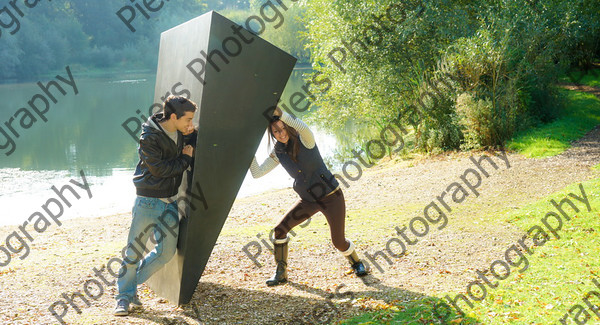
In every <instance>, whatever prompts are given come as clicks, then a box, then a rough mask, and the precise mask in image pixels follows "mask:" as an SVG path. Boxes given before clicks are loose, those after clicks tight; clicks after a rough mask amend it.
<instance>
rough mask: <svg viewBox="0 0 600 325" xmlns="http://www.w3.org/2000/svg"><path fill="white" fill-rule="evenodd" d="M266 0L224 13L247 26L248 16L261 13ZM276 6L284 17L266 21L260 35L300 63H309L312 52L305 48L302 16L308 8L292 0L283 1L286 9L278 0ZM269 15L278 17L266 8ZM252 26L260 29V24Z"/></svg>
mask: <svg viewBox="0 0 600 325" xmlns="http://www.w3.org/2000/svg"><path fill="white" fill-rule="evenodd" d="M265 2H266V1H264V0H263V1H258V0H257V1H253V2H251V9H244V10H240V9H236V10H226V11H224V12H223V14H224V15H225V16H226V17H227V18H229V19H231V20H232V21H234V22H235V23H237V24H240V25H242V26H246V21H247V20H248V17H250V16H254V15H260V10H261V9H260V7H261V6H262V5H264V4H265ZM272 3H274V4H275V8H277V10H278V14H280V15H281V17H283V19H276V20H274V21H273V22H271V23H265V28H264V31H263V32H262V33H261V34H260V35H259V36H260V37H261V38H264V39H265V40H267V41H269V42H271V43H273V44H274V45H275V46H277V47H279V48H280V49H282V50H284V51H286V52H288V53H290V54H291V55H293V56H294V57H296V58H297V59H298V62H299V63H309V62H310V53H309V51H308V50H307V49H305V48H304V41H303V36H302V35H303V34H305V33H306V26H304V24H303V22H302V20H301V17H302V16H304V14H305V10H306V8H305V7H304V6H302V5H301V4H299V3H294V2H291V1H282V3H283V4H284V5H285V8H287V10H285V9H284V8H283V7H282V6H278V5H277V2H276V1H273V2H272ZM265 13H266V15H267V17H276V16H275V14H276V13H274V12H273V11H272V10H271V9H267V10H265ZM251 28H252V29H253V30H255V31H258V30H260V26H258V24H256V26H254V25H251Z"/></svg>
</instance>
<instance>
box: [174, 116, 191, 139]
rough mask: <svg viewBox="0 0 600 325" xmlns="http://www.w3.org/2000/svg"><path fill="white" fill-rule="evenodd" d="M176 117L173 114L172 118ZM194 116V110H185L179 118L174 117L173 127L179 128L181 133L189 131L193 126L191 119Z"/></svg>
mask: <svg viewBox="0 0 600 325" xmlns="http://www.w3.org/2000/svg"><path fill="white" fill-rule="evenodd" d="M173 117H174V118H176V117H177V116H176V115H175V114H173V116H172V118H173ZM193 118H194V112H185V115H183V116H182V117H181V118H176V119H175V128H177V130H179V132H181V133H183V134H187V133H189V131H190V129H193V128H194V125H193V124H192V119H193Z"/></svg>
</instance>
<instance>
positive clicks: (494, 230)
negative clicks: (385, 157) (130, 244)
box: [0, 127, 600, 324]
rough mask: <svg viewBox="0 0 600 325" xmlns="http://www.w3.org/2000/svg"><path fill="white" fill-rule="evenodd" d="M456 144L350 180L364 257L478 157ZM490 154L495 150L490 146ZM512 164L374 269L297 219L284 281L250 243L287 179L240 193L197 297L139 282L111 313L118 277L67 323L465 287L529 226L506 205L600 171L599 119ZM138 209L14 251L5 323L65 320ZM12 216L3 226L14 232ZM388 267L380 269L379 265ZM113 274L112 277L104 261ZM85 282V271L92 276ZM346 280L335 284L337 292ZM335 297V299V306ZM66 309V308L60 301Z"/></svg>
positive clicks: (303, 317)
mask: <svg viewBox="0 0 600 325" xmlns="http://www.w3.org/2000/svg"><path fill="white" fill-rule="evenodd" d="M482 154H483V153H454V154H444V155H440V156H435V157H427V158H420V157H415V158H414V159H412V160H409V161H387V162H383V163H381V164H380V165H377V166H375V167H372V168H369V169H366V170H365V171H364V173H363V175H362V177H361V178H360V179H359V180H357V181H352V182H349V183H348V184H349V187H344V186H342V188H343V190H344V194H345V196H346V203H347V211H348V218H347V220H346V235H347V237H348V238H350V239H352V240H353V241H354V242H355V244H356V245H357V248H358V251H359V252H360V255H361V256H362V257H364V256H365V254H366V253H368V254H370V255H373V254H375V252H377V251H380V250H384V249H385V247H386V243H387V242H388V240H389V239H390V238H398V237H399V236H398V234H397V233H396V230H395V227H396V226H398V227H402V226H405V225H408V222H409V220H410V219H411V218H413V217H415V216H420V215H423V209H424V207H425V206H426V205H427V204H429V203H430V202H431V201H432V200H434V199H436V197H437V196H439V195H440V194H441V193H442V192H444V191H445V190H446V188H447V187H448V186H449V185H450V184H451V183H453V182H458V181H460V179H459V177H460V176H461V175H463V174H464V173H465V170H466V169H467V168H475V167H474V165H473V163H472V162H471V160H470V159H469V157H470V155H474V157H475V158H479V157H480V156H481V155H482ZM488 154H489V155H492V154H493V153H488ZM507 157H508V161H509V163H510V167H508V166H507V165H506V164H505V163H504V162H503V161H502V160H500V159H499V158H497V157H496V156H492V160H493V161H494V162H496V163H497V165H498V169H494V168H493V167H492V166H490V165H486V164H487V163H484V166H485V168H486V170H487V172H488V173H489V177H482V181H481V183H482V184H481V186H480V187H479V188H478V192H479V196H478V197H475V196H474V195H470V196H469V197H468V198H467V199H466V200H465V201H464V202H462V203H460V204H457V203H452V204H450V206H451V208H452V211H451V212H449V213H447V215H448V224H447V226H446V227H445V228H443V229H438V227H437V226H436V225H432V226H431V229H430V230H429V233H428V235H426V236H424V237H423V238H420V239H419V242H418V243H416V244H415V245H412V246H408V249H407V254H405V255H402V256H400V257H397V258H396V257H388V258H389V261H390V263H391V264H389V263H388V262H386V260H385V259H384V258H383V257H381V256H380V257H378V258H377V259H376V262H377V263H378V265H379V267H380V268H381V270H379V269H378V268H377V267H374V265H371V274H370V275H368V276H366V277H364V278H360V279H359V278H357V277H356V276H354V275H353V274H352V273H351V272H349V267H348V264H347V261H346V260H345V259H344V258H343V257H342V256H341V255H340V254H339V253H338V252H337V251H336V250H335V249H334V247H333V245H332V244H331V243H330V239H329V232H328V227H327V225H326V222H325V218H324V217H323V216H322V215H321V214H317V215H315V216H314V217H313V218H312V220H311V222H310V224H309V225H308V226H307V227H305V228H300V227H297V228H295V229H294V230H295V231H296V236H295V237H293V238H292V240H291V241H290V253H289V280H290V282H289V283H288V284H286V285H282V286H278V287H274V288H271V287H267V286H266V285H265V280H266V279H267V278H268V277H270V275H271V273H272V271H273V269H274V262H273V260H272V255H271V253H270V252H268V251H267V249H266V248H265V247H264V246H263V247H262V254H260V256H258V257H257V261H258V262H259V263H261V264H262V267H258V266H256V265H255V263H253V262H252V261H251V260H250V258H249V257H248V256H247V255H246V254H245V253H244V252H243V250H242V249H243V247H244V246H245V245H246V244H248V243H250V242H252V241H254V240H257V242H258V241H259V240H260V239H259V238H258V237H257V236H259V237H260V238H262V239H264V238H267V236H268V231H269V230H270V229H271V227H272V226H273V225H274V224H275V223H276V222H277V220H278V219H279V218H280V217H281V216H282V214H283V213H284V212H285V211H286V210H287V208H288V207H289V206H290V205H291V204H293V202H294V201H295V200H296V194H295V193H294V192H293V191H292V190H291V189H289V188H288V189H283V190H278V191H272V192H269V193H265V194H261V195H257V196H253V197H248V198H243V199H239V200H237V201H236V202H235V204H234V206H233V208H232V210H231V212H230V216H229V218H228V220H227V222H226V224H225V226H224V228H223V231H222V233H221V236H220V237H219V240H218V242H217V244H216V246H215V248H214V250H213V253H212V255H211V258H210V260H209V263H208V265H207V267H206V269H205V271H204V273H203V275H202V278H201V279H200V282H199V284H198V287H197V288H196V291H195V293H194V296H193V299H192V301H191V302H190V304H187V305H183V306H173V305H171V304H170V303H169V302H167V301H166V300H165V299H163V298H161V297H159V296H157V295H156V294H155V293H154V292H153V291H152V290H150V289H149V288H148V287H147V286H146V285H142V286H140V289H139V295H140V298H141V300H142V302H143V303H144V305H143V307H142V308H139V309H136V310H134V312H133V313H132V314H131V315H130V316H129V317H126V318H119V317H114V316H112V311H113V308H114V300H113V297H114V295H115V293H116V287H115V286H114V285H113V286H109V285H104V286H103V291H102V292H99V291H98V289H94V288H96V287H94V286H91V287H90V290H91V293H92V294H93V295H95V296H96V298H97V299H95V300H94V299H89V298H88V300H89V303H90V306H86V304H85V302H83V301H82V300H81V299H80V298H75V302H74V304H76V306H77V307H78V308H79V309H80V312H81V313H80V314H79V313H77V310H76V309H75V308H74V307H73V306H70V307H69V309H68V310H67V315H66V316H65V317H64V321H65V322H66V323H68V324H298V323H302V322H305V323H317V322H319V321H335V320H337V319H341V318H346V317H350V316H352V315H355V314H359V313H362V312H364V311H368V310H376V309H378V308H384V307H386V306H389V304H398V303H402V302H406V301H409V300H412V299H415V298H420V297H427V296H431V295H435V294H437V293H443V292H447V291H461V290H464V288H465V285H466V284H467V283H468V282H470V281H471V280H472V279H473V278H474V277H475V276H476V275H475V270H477V268H481V269H483V267H485V266H488V265H489V264H490V262H491V261H493V260H495V259H497V257H498V256H499V255H500V254H502V252H503V251H504V250H505V249H506V247H507V246H508V245H510V244H511V243H514V241H515V240H516V239H517V238H520V237H521V236H522V235H523V232H522V230H519V229H517V228H515V227H513V226H512V225H510V224H508V223H505V222H500V221H499V220H497V217H496V216H498V214H500V213H505V212H507V211H511V210H514V209H518V208H519V207H522V206H523V205H525V204H527V203H530V202H534V201H536V200H538V199H540V198H542V197H544V196H546V195H548V194H550V193H552V192H554V191H557V190H559V189H561V188H563V187H565V186H567V185H568V184H571V183H574V182H581V181H584V180H588V179H590V178H593V177H598V176H599V173H600V172H599V171H598V170H593V169H591V168H590V167H592V166H595V165H597V164H599V163H600V127H597V128H595V129H594V130H592V131H591V132H590V133H588V134H587V135H586V136H585V137H584V138H582V139H581V140H579V141H577V142H575V143H574V144H573V147H572V148H571V149H569V150H568V151H566V152H565V153H563V154H561V155H558V156H556V157H551V158H545V159H527V158H524V157H522V156H520V155H518V154H514V153H509V154H508V156H507ZM130 218H131V215H130V214H129V213H128V214H122V215H113V216H106V217H102V218H96V219H91V218H78V219H71V220H67V221H65V222H64V224H63V225H62V226H61V227H57V226H56V225H53V226H51V227H50V228H49V229H48V230H47V231H46V232H45V233H43V234H38V236H37V237H36V238H35V241H34V242H33V243H32V244H31V253H30V255H29V256H28V257H27V258H26V259H24V260H19V259H18V258H17V257H15V258H14V259H13V261H12V262H11V264H10V266H9V267H8V268H2V269H0V288H1V290H0V322H1V323H2V324H59V322H58V320H57V319H56V318H54V317H53V316H52V315H51V313H50V312H49V310H48V308H49V306H50V305H51V304H52V303H53V302H55V301H57V300H59V299H61V294H63V293H64V294H67V295H68V296H70V295H71V294H72V293H74V292H82V293H83V292H84V283H86V281H87V280H90V279H98V277H96V276H95V275H94V273H95V271H94V268H96V269H98V270H101V268H102V266H104V265H106V263H107V262H108V261H109V260H110V259H111V258H112V257H116V256H119V254H120V253H119V252H120V250H121V249H122V247H123V246H124V245H125V243H126V238H127V233H128V228H129V225H130V221H131V220H130ZM15 229H16V226H10V227H2V228H0V238H6V236H7V235H8V234H10V233H11V232H12V231H14V230H15ZM382 271H383V272H382ZM103 272H104V275H105V276H106V279H107V280H108V281H109V282H110V281H111V280H114V278H111V277H110V276H109V275H108V273H106V271H103ZM88 283H89V282H88ZM336 289H337V290H338V294H334V293H335V292H336ZM332 306H333V307H332ZM59 310H60V308H59Z"/></svg>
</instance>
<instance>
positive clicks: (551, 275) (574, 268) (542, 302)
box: [341, 178, 600, 325]
mask: <svg viewBox="0 0 600 325" xmlns="http://www.w3.org/2000/svg"><path fill="white" fill-rule="evenodd" d="M582 185H583V187H584V189H585V191H586V194H587V198H588V199H589V204H590V206H591V207H592V211H589V212H588V211H587V209H585V208H584V206H585V205H584V204H583V203H581V202H579V201H577V200H573V199H572V200H573V201H574V202H575V204H576V205H577V206H578V207H579V208H580V212H579V213H575V212H574V211H573V210H570V208H565V210H566V211H567V213H569V214H570V215H571V217H572V218H571V220H568V221H565V222H564V224H563V226H562V229H560V230H557V231H556V232H557V234H558V237H559V238H556V237H554V235H552V234H549V238H550V239H549V240H548V241H546V242H545V243H544V244H543V245H540V246H533V245H532V254H525V253H523V254H524V256H526V259H527V262H528V267H527V268H525V267H524V265H526V264H525V262H522V263H521V264H522V265H521V267H520V268H519V267H517V268H514V269H513V272H510V273H509V275H508V276H507V278H505V279H504V280H501V281H497V282H498V286H497V287H496V288H495V289H489V288H488V289H487V296H486V297H485V299H484V300H483V301H482V302H474V307H473V309H470V308H468V307H467V306H466V304H465V303H463V302H460V306H461V307H462V308H464V311H465V312H466V315H464V316H461V315H459V314H458V313H457V312H456V311H455V310H454V309H452V313H451V314H449V315H448V316H447V317H444V319H443V320H442V318H440V317H438V316H437V315H436V313H435V312H434V305H435V304H437V303H439V301H440V300H439V299H443V300H444V301H445V303H448V301H447V300H445V299H444V298H443V297H445V296H446V295H445V294H441V295H439V297H438V298H427V299H423V300H419V301H416V302H412V303H410V304H405V305H396V306H391V307H389V308H386V309H382V310H381V311H377V312H373V313H368V314H364V315H361V316H359V317H356V318H352V319H349V320H345V321H343V322H342V323H341V324H348V325H349V324H390V323H391V324H395V323H398V324H440V323H443V324H476V323H483V324H525V323H527V324H550V323H558V322H559V319H560V318H561V317H563V315H564V314H565V313H567V312H568V311H569V309H570V308H572V307H573V306H575V305H577V304H580V305H583V306H585V305H584V304H583V302H582V298H583V297H584V296H585V295H586V293H587V292H589V291H590V290H594V284H593V282H592V278H596V279H599V277H600V252H599V251H598V249H597V247H598V246H599V245H600V236H598V231H600V223H599V217H600V213H599V212H598V209H599V207H600V194H599V193H598V192H597V189H598V188H600V178H596V179H593V180H590V181H587V182H584V183H582ZM569 193H574V194H576V195H580V193H581V192H580V189H579V186H578V184H572V185H570V186H568V187H566V188H564V189H563V190H561V191H558V192H555V193H553V194H552V195H550V196H548V197H545V198H544V199H542V200H538V201H536V202H534V203H532V204H529V205H526V206H524V207H522V208H520V209H518V210H517V211H515V210H514V209H507V210H506V211H505V212H504V213H501V214H500V215H499V216H498V218H500V220H502V221H504V222H508V223H511V224H513V225H515V226H517V227H518V228H519V229H521V230H523V233H524V234H525V233H526V232H527V230H529V229H531V228H532V227H534V226H540V224H541V221H540V220H541V219H542V218H543V217H544V216H545V215H546V214H547V213H548V212H549V211H555V212H556V210H555V208H554V207H553V205H552V204H551V203H550V200H551V199H554V200H556V201H557V202H560V200H562V199H563V198H564V197H566V196H567V195H568V194H569ZM550 220H553V219H550ZM483 226H484V225H482V227H483ZM557 228H558V227H557ZM527 242H529V243H531V244H532V240H531V239H528V240H527ZM515 244H516V243H515ZM508 248H509V247H507V249H508ZM498 259H503V256H502V254H499V256H498ZM515 260H516V258H515ZM515 264H518V263H515ZM497 269H500V270H501V269H502V268H501V267H498V268H497ZM501 272H502V271H500V274H502V273H501ZM490 277H491V278H492V279H493V277H492V276H491V275H490ZM475 279H476V277H475V276H474V277H473V280H475ZM493 280H495V279H493ZM492 282H495V281H492ZM475 290H478V289H475ZM596 290H597V288H596ZM459 293H462V294H465V295H466V293H465V292H454V293H448V295H449V296H450V297H452V298H454V297H456V295H457V294H459ZM478 294H480V292H477V293H476V295H478ZM591 301H592V302H595V303H596V304H597V305H600V303H599V302H598V299H597V298H592V299H591ZM588 313H589V314H591V315H590V317H595V316H594V314H593V313H592V311H588ZM439 314H441V315H444V314H445V312H444V309H442V307H439ZM573 314H574V312H573ZM581 315H584V314H581ZM569 317H572V316H569ZM580 317H583V316H580ZM591 319H592V320H594V319H595V318H591ZM596 320H597V319H596Z"/></svg>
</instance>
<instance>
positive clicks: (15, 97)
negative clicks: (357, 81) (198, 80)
mask: <svg viewBox="0 0 600 325" xmlns="http://www.w3.org/2000/svg"><path fill="white" fill-rule="evenodd" d="M310 72H311V70H294V72H293V73H292V77H291V79H290V81H289V82H288V85H287V87H286V89H285V91H284V94H283V96H282V98H289V96H290V95H291V94H292V93H293V92H295V91H297V90H299V89H300V87H301V86H302V85H303V84H304V82H303V80H302V74H303V73H310ZM59 74H60V75H63V76H66V72H64V71H63V72H62V73H59ZM73 74H74V75H75V80H76V82H77V87H78V89H79V94H78V95H73V91H72V90H67V95H65V96H60V94H59V93H58V91H55V92H56V93H57V94H58V96H56V99H57V103H56V104H54V105H52V106H51V108H50V110H49V112H48V113H47V114H46V118H47V120H48V121H47V122H43V121H41V120H39V119H38V121H37V122H36V123H35V124H33V126H31V128H29V129H25V130H23V129H20V130H19V137H18V138H15V139H14V140H15V145H16V147H15V151H14V153H12V154H11V155H10V156H6V155H5V152H7V150H4V151H2V153H1V154H0V155H1V157H2V158H0V180H1V183H0V184H1V185H0V204H1V205H2V207H3V209H2V216H1V217H0V225H9V224H15V225H16V224H21V223H23V221H24V220H26V219H27V218H28V217H29V216H30V215H31V214H32V213H34V212H36V211H39V210H40V209H41V205H42V204H44V203H45V202H46V200H48V199H49V198H51V197H55V194H54V192H52V190H51V187H52V186H53V185H54V186H56V187H58V188H61V187H62V186H63V185H66V184H67V183H68V182H69V180H70V179H74V180H76V181H79V182H81V177H80V175H79V172H80V170H83V171H84V173H85V175H86V178H87V181H88V183H89V184H91V191H92V195H93V197H92V199H88V198H87V196H84V197H83V198H82V199H80V200H79V201H75V202H74V203H73V206H72V207H71V208H69V209H66V211H65V214H64V216H63V217H62V218H61V219H69V218H75V217H99V216H106V215H111V214H116V213H122V212H128V211H130V210H131V206H132V204H133V201H134V199H135V188H134V186H133V183H132V175H133V169H134V168H135V165H136V164H137V161H138V156H137V142H136V141H135V140H134V139H133V138H132V137H131V136H130V135H129V134H128V133H127V132H126V130H125V129H124V128H123V127H122V125H121V124H122V123H124V122H125V121H126V120H127V119H128V118H131V117H136V116H138V114H137V113H136V111H137V110H141V111H142V112H143V114H144V115H146V114H145V112H148V107H149V106H150V105H151V104H152V100H153V97H154V84H155V75H154V74H148V73H131V74H121V75H119V76H118V77H115V76H106V77H94V78H86V77H82V76H78V75H77V72H76V71H75V70H73ZM50 79H51V78H47V79H44V80H43V82H44V83H47V82H48V81H50ZM38 92H40V88H39V87H38V86H37V85H36V83H35V82H31V83H20V84H4V85H0V98H2V106H1V107H0V112H1V113H2V115H1V116H3V117H4V118H3V119H0V123H2V124H1V125H2V127H3V128H4V129H5V130H6V129H7V128H6V127H5V124H4V123H5V122H7V120H8V118H9V117H10V116H12V115H13V114H15V112H16V111H17V110H18V109H19V108H21V107H27V106H28V104H27V102H28V101H29V100H31V98H32V96H33V95H34V94H36V93H38ZM51 104H52V103H51ZM302 106H303V105H302ZM15 125H18V122H16V123H15ZM309 125H310V123H309ZM310 126H311V129H312V130H313V132H314V133H315V136H316V139H317V144H318V146H319V149H320V151H321V153H322V154H323V156H324V158H325V159H327V160H329V161H332V158H333V156H334V154H335V150H336V146H337V142H338V141H337V140H336V138H339V137H340V134H337V135H336V134H328V133H326V132H323V131H321V130H319V129H318V128H316V127H315V126H313V125H310ZM7 132H8V131H7ZM339 132H341V133H344V132H345V131H343V130H342V131H339ZM267 155H268V148H267V141H266V136H265V137H263V141H262V142H261V145H260V147H259V149H258V151H257V154H256V156H257V159H258V160H259V162H261V161H262V159H264V158H266V156H267ZM291 185H292V179H291V178H290V177H289V176H288V175H287V173H286V172H285V170H284V169H283V168H282V167H281V166H279V167H277V169H276V170H274V171H272V172H271V173H269V174H268V175H266V176H264V177H262V178H259V179H256V180H255V179H253V178H252V177H251V176H250V174H249V173H248V174H247V175H246V178H245V180H244V183H243V185H242V187H241V189H240V192H239V194H238V197H241V196H247V195H252V194H256V193H260V192H263V191H266V190H269V189H273V188H284V187H290V186H291ZM80 192H83V190H80ZM68 195H71V194H68Z"/></svg>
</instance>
